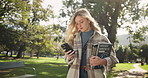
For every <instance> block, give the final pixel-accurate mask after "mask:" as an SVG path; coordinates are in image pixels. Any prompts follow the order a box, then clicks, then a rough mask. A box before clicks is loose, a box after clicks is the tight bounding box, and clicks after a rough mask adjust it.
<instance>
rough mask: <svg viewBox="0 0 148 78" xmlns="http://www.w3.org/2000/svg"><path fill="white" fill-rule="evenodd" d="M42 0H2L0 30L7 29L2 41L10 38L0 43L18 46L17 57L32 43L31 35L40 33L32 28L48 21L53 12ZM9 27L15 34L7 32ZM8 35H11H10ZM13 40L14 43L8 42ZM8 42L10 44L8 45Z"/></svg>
mask: <svg viewBox="0 0 148 78" xmlns="http://www.w3.org/2000/svg"><path fill="white" fill-rule="evenodd" d="M41 2H42V1H41V0H33V3H30V0H23V1H21V0H1V1H0V3H1V4H2V5H1V6H0V10H1V11H0V16H1V18H0V26H1V27H0V30H6V31H2V35H1V36H4V37H1V39H0V41H4V40H5V38H10V39H9V40H6V42H5V43H3V44H1V43H0V45H4V46H5V47H4V48H5V49H10V48H11V47H9V46H10V45H11V46H14V45H15V46H17V47H18V48H16V49H15V51H18V54H17V58H20V57H22V52H23V51H25V50H26V47H28V44H30V37H32V36H34V35H37V34H38V33H34V31H33V29H32V28H33V27H35V26H39V25H40V24H39V23H40V21H48V20H49V18H48V17H50V16H51V15H52V13H53V12H52V10H51V8H50V6H49V7H48V8H43V7H42V6H41ZM8 29H11V31H13V32H14V34H13V33H7V32H8ZM34 30H35V29H34ZM40 30H42V29H40ZM37 31H38V30H37ZM38 32H39V31H38ZM9 34H10V35H9ZM11 34H13V35H11ZM7 35H9V37H8V36H7ZM14 35H15V36H14ZM12 38H13V40H12ZM11 40H12V42H14V43H12V42H11V43H9V42H8V41H11ZM35 40H36V39H35ZM7 43H9V44H8V45H6V44H7ZM13 50H14V49H13Z"/></svg>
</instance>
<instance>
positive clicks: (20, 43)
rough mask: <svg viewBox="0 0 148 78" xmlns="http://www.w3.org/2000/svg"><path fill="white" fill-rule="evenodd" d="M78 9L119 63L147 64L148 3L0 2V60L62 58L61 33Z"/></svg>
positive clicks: (124, 0) (90, 0) (107, 0)
mask: <svg viewBox="0 0 148 78" xmlns="http://www.w3.org/2000/svg"><path fill="white" fill-rule="evenodd" d="M79 8H87V9H88V10H89V11H90V13H91V15H92V16H93V17H94V18H95V20H96V21H97V22H98V23H99V26H100V27H101V30H102V33H103V34H105V35H106V36H107V37H108V38H109V40H110V41H111V43H112V44H113V45H114V47H115V50H116V54H117V57H118V59H119V61H120V63H141V62H145V63H146V64H148V23H147V22H148V0H1V1H0V61H5V60H7V61H8V60H9V61H10V59H11V60H14V59H15V60H16V58H17V59H23V58H35V59H36V58H37V59H40V58H43V57H46V58H56V59H59V58H63V57H64V53H63V50H62V49H61V47H60V45H61V44H62V43H63V40H64V32H65V30H66V29H67V27H68V24H69V21H70V18H71V16H72V15H73V13H74V12H75V10H76V9H79ZM4 59H5V60H4ZM23 61H25V60H23ZM62 64H63V63H62ZM65 72H66V70H65ZM42 74H43V73H42ZM64 77H65V75H64ZM64 77H63V76H62V77H61V78H64ZM44 78H46V77H44ZM47 78H48V77H47ZM53 78H59V77H53Z"/></svg>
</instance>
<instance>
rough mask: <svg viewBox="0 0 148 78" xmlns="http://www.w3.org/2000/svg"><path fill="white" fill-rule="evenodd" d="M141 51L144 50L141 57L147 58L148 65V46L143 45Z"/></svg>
mask: <svg viewBox="0 0 148 78" xmlns="http://www.w3.org/2000/svg"><path fill="white" fill-rule="evenodd" d="M141 50H142V52H141V56H142V57H145V62H146V64H148V52H147V51H148V44H145V45H142V46H141Z"/></svg>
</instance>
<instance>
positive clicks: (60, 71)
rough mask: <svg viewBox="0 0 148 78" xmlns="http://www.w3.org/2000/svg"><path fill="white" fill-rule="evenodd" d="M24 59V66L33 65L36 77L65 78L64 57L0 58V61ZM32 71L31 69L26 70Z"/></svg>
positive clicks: (65, 66)
mask: <svg viewBox="0 0 148 78" xmlns="http://www.w3.org/2000/svg"><path fill="white" fill-rule="evenodd" d="M10 61H13V62H15V61H24V62H25V65H26V67H35V68H36V72H37V75H38V78H66V74H67V70H68V68H67V64H66V63H65V61H64V59H62V58H61V59H58V60H57V58H46V57H40V58H39V59H37V58H29V59H16V60H0V62H10ZM28 73H33V71H30V70H29V71H28Z"/></svg>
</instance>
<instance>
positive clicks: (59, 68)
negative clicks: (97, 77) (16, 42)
mask: <svg viewBox="0 0 148 78" xmlns="http://www.w3.org/2000/svg"><path fill="white" fill-rule="evenodd" d="M10 61H24V62H25V65H26V67H35V68H36V71H37V75H38V78H66V74H67V70H68V68H67V64H66V63H65V60H64V59H58V60H57V59H56V58H46V57H40V58H39V59H37V58H29V59H7V60H0V62H10ZM133 64H134V63H118V64H116V67H114V68H113V71H114V72H112V73H108V74H107V78H113V77H114V76H116V75H117V74H119V73H120V72H124V71H126V70H130V69H133V68H134V67H133ZM142 67H143V68H144V69H146V70H147V68H148V65H144V66H142ZM28 71H29V73H32V71H30V70H28ZM0 77H1V76H0ZM1 78H3V77H1ZM5 78H6V77H5Z"/></svg>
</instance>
